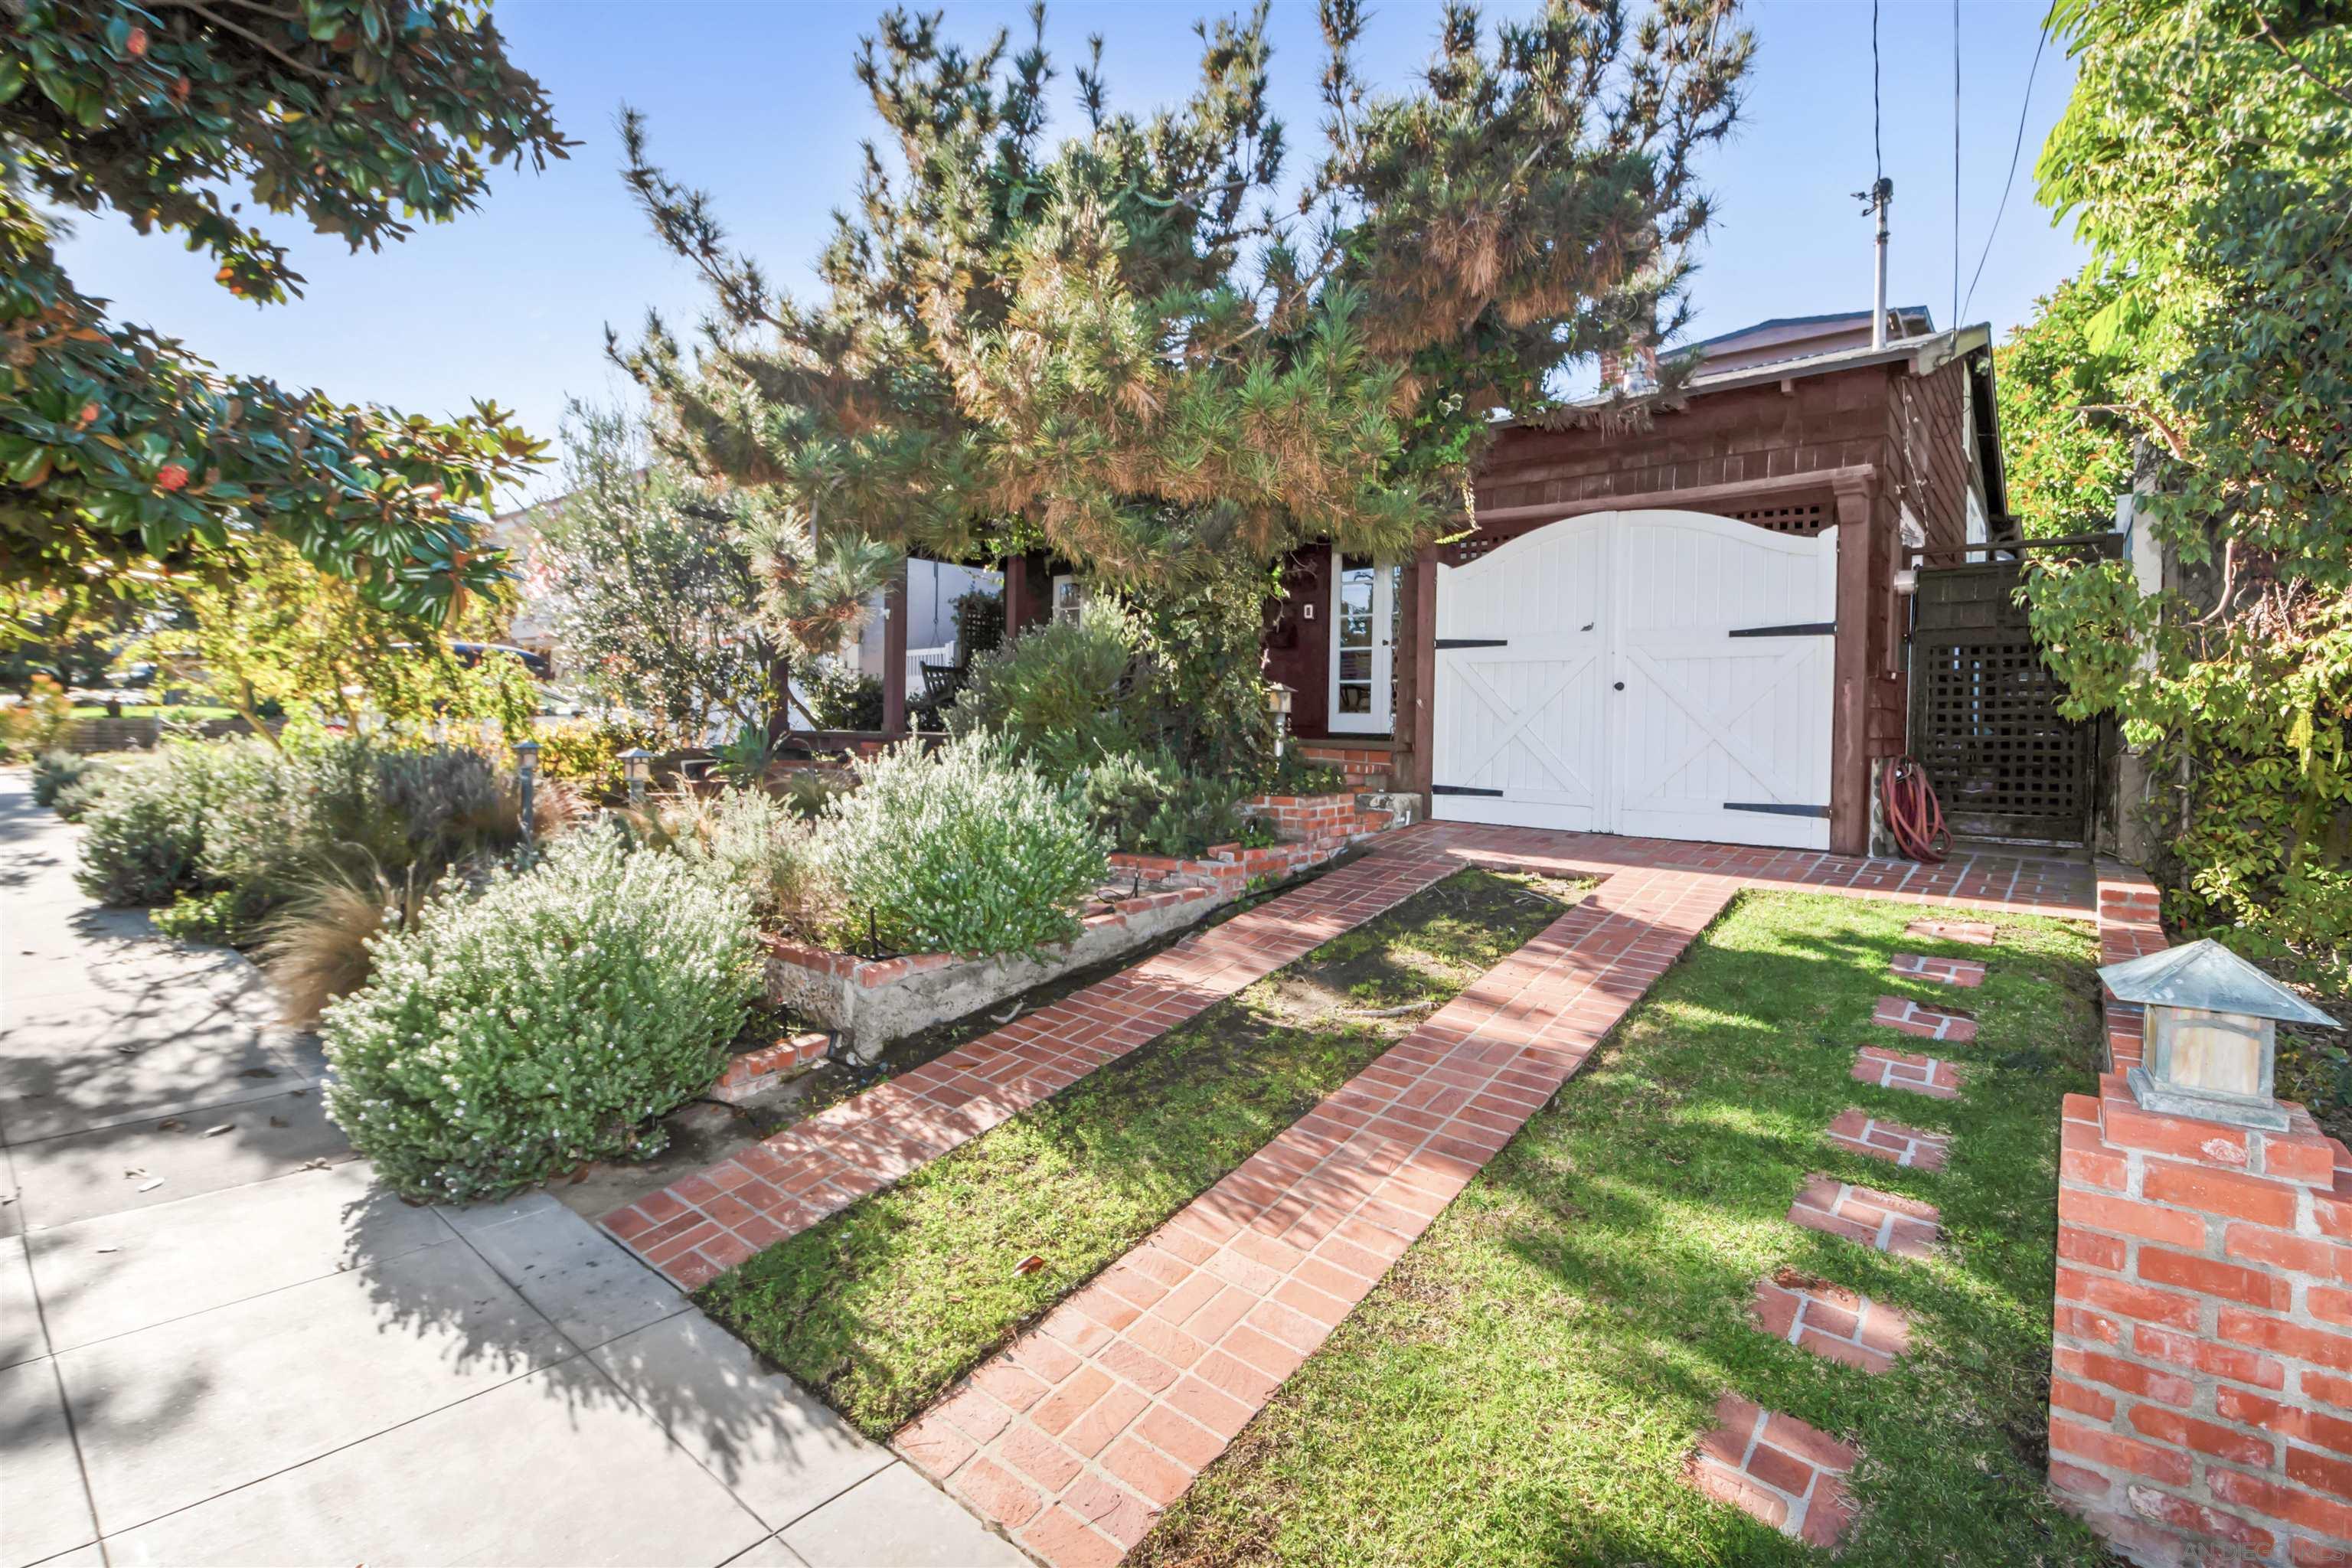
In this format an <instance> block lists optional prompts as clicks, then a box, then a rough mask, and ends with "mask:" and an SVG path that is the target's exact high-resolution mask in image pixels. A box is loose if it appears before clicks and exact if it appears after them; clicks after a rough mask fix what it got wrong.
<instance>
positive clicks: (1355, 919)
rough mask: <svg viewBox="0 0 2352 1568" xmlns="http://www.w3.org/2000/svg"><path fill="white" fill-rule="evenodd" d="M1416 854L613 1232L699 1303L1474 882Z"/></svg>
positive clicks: (1410, 846)
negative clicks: (739, 1272) (1291, 972)
mask: <svg viewBox="0 0 2352 1568" xmlns="http://www.w3.org/2000/svg"><path fill="white" fill-rule="evenodd" d="M1440 848H1441V847H1440V846H1438V845H1436V844H1433V843H1428V842H1427V841H1422V842H1420V843H1412V842H1408V843H1404V844H1401V845H1399V846H1397V847H1395V848H1392V849H1386V850H1383V852H1381V854H1378V855H1374V856H1370V857H1368V858H1364V859H1361V860H1359V861H1357V862H1355V863H1354V864H1353V865H1349V866H1344V867H1342V868H1339V870H1337V871H1333V872H1331V873H1329V874H1328V875H1327V876H1324V877H1322V878H1319V879H1317V880H1315V881H1313V882H1310V883H1308V884H1307V885H1306V886H1305V887H1303V888H1299V889H1296V890H1294V891H1292V892H1288V893H1285V894H1283V895H1282V896H1281V897H1280V898H1277V899H1275V900H1270V901H1268V902H1266V903H1265V904H1262V905H1260V906H1259V907H1257V908H1256V909H1255V910H1249V911H1247V912H1246V913H1244V914H1241V915H1237V916H1235V917H1234V919H1232V920H1230V921H1226V922H1225V923H1224V924H1223V925H1220V926H1215V927H1213V928H1212V929H1210V930H1208V931H1198V932H1195V933H1194V934H1193V935H1192V936H1188V937H1186V938H1185V939H1184V940H1183V941H1181V942H1178V943H1176V944H1175V945H1174V946H1173V947H1171V948H1169V949H1167V950H1166V951H1165V952H1160V953H1157V954H1155V955H1153V956H1152V957H1150V958H1148V959H1146V960H1144V962H1142V963H1139V964H1137V965H1136V966H1135V967H1134V968H1132V969H1129V970H1126V971H1123V972H1122V973H1118V974H1114V975H1112V976H1111V977H1110V978H1109V979H1108V980H1103V981H1098V982H1097V983H1096V984H1092V985H1089V986H1087V988H1086V989H1085V990H1083V991H1078V992H1076V993H1074V994H1071V995H1068V996H1066V997H1064V998H1063V999H1062V1000H1061V1001H1059V1002H1055V1003H1053V1004H1051V1005H1048V1006H1045V1007H1041V1008H1039V1009H1038V1010H1037V1011H1036V1012H1034V1013H1031V1014H1029V1015H1027V1016H1024V1017H1022V1018H1019V1019H1016V1020H1015V1021H1014V1022H1013V1023H1011V1024H1008V1025H1006V1026H1004V1027H1003V1028H1001V1029H998V1030H995V1031H994V1032H992V1033H991V1034H988V1035H984V1036H982V1037H980V1038H979V1039H976V1040H973V1041H971V1043H969V1044H967V1045H963V1046H959V1047H956V1048H955V1049H954V1050H952V1051H950V1052H948V1053H947V1054H945V1055H944V1056H941V1057H940V1058H936V1059H935V1060H932V1061H930V1062H928V1063H926V1064H924V1065H923V1066H921V1067H919V1068H915V1069H914V1070H913V1071H911V1072H907V1073H902V1074H900V1075H899V1076H898V1077H897V1078H894V1079H890V1080H889V1081H888V1082H887V1083H883V1084H879V1085H877V1086H876V1087H875V1088H873V1089H867V1090H866V1092H865V1093H863V1094H860V1095H858V1096H856V1097H855V1098H854V1099H851V1100H845V1101H843V1102H842V1103H841V1104H839V1105H835V1106H833V1107H831V1108H829V1109H827V1110H822V1111H819V1112H818V1113H817V1114H816V1115H814V1116H812V1117H810V1118H809V1119H808V1120H807V1121H802V1122H800V1123H798V1124H796V1125H794V1126H793V1127H790V1128H787V1129H785V1130H784V1131H782V1132H779V1133H777V1134H776V1135H775V1136H773V1137H772V1138H770V1139H768V1140H767V1141H766V1142H761V1143H755V1144H753V1145H752V1146H751V1147H750V1148H748V1149H744V1150H741V1151H740V1152H737V1153H735V1154H734V1155H731V1156H730V1157H729V1158H728V1159H725V1160H722V1161H720V1162H719V1163H718V1164H715V1165H712V1166H710V1167H709V1168H708V1169H706V1170H704V1171H702V1172H700V1173H698V1174H695V1175H692V1176H688V1177H687V1178H686V1179H685V1180H683V1181H680V1182H677V1183H676V1184H673V1185H671V1186H670V1187H668V1188H667V1189H666V1190H664V1191H662V1192H658V1193H656V1194H652V1195H651V1196H649V1197H646V1198H643V1199H640V1200H639V1201H638V1202H636V1203H635V1204H632V1205H629V1206H628V1207H626V1208H624V1209H620V1210H618V1211H616V1212H615V1213H613V1214H610V1215H606V1216H605V1217H604V1228H605V1229H607V1230H609V1231H610V1232H612V1233H613V1235H614V1237H618V1238H619V1239H620V1240H621V1241H622V1242H624V1243H625V1244H626V1245H627V1246H628V1247H630V1248H631V1249H632V1250H634V1251H635V1252H636V1253H637V1254H638V1255H639V1256H640V1257H642V1258H645V1260H646V1262H648V1263H650V1264H652V1265H653V1266H654V1267H655V1268H658V1269H660V1270H661V1271H662V1272H663V1273H664V1274H666V1275H667V1276H668V1277H669V1278H670V1279H672V1280H673V1281H675V1282H676V1283H677V1284H678V1285H681V1286H683V1287H685V1288H687V1289H694V1288H695V1287H697V1286H699V1285H701V1284H703V1283H704V1282H705V1281H707V1280H709V1279H711V1278H713V1277H714V1276H716V1275H718V1274H719V1273H720V1272H721V1271H722V1270H724V1269H727V1268H732V1267H734V1266H735V1265H736V1264H738V1263H740V1262H741V1261H743V1259H745V1258H749V1257H751V1255H752V1254H753V1253H755V1252H758V1251H760V1250H761V1248H763V1247H771V1246H773V1245H774V1244H775V1243H777V1242H779V1241H782V1239H784V1238H785V1237H789V1236H793V1235H796V1234H798V1233H799V1232H801V1231H803V1230H806V1229H807V1228H808V1227H809V1226H813V1225H814V1224H816V1223H817V1222H818V1221H819V1220H822V1219H824V1217H825V1216H826V1215H830V1214H833V1213H835V1211H837V1210H840V1209H844V1208H846V1207H848V1206H849V1205H851V1204H853V1203H855V1202H856V1201H857V1200H858V1199H859V1198H862V1197H864V1196H866V1194H868V1193H873V1192H878V1191H879V1190H881V1189H882V1188H884V1187H887V1186H888V1185H889V1184H891V1183H893V1182H896V1181H897V1180H898V1178H899V1177H901V1176H903V1175H905V1174H906V1173H908V1172H909V1171H911V1170H914V1169H915V1168H916V1167H918V1166H919V1165H922V1164H925V1163H929V1162H930V1161H932V1160H936V1159H938V1158H939V1157H940V1155H941V1154H944V1153H946V1152H948V1151H949V1150H950V1149H952V1148H954V1147H956V1146H957V1145H958V1144H960V1143H962V1142H966V1141H967V1140H969V1139H972V1138H976V1137H978V1136H979V1135H980V1134H982V1133H983V1132H985V1131H988V1130H989V1129H990V1128H992V1127H994V1126H995V1125H996V1124H997V1123H999V1122H1001V1121H1005V1120H1006V1119H1007V1118H1009V1117H1012V1116H1014V1115H1017V1114H1019V1113H1020V1112H1021V1111H1022V1110H1026V1109H1027V1108H1028V1107H1030V1106H1032V1105H1034V1104H1036V1103H1037V1102H1038V1101H1039V1100H1044V1099H1045V1097H1046V1096H1048V1095H1050V1094H1054V1093H1055V1092H1057V1091H1059V1090H1060V1089H1065V1088H1066V1087H1067V1086H1069V1085H1070V1084H1072V1083H1075V1082H1076V1081H1077V1080H1078V1079H1081V1078H1084V1077H1085V1076H1086V1075H1087V1074H1088V1073H1090V1072H1092V1071H1093V1070H1094V1069H1095V1068H1098V1067H1100V1066H1102V1065H1103V1064H1104V1063H1105V1062H1108V1061H1113V1060H1116V1059H1117V1058H1119V1057H1122V1056H1125V1055H1126V1054H1127V1053H1128V1052H1129V1051H1131V1050H1133V1049H1135V1047H1138V1046H1140V1045H1142V1044H1144V1043H1145V1042H1146V1041H1148V1040H1151V1039H1155V1038H1157V1037H1159V1036H1160V1035H1161V1034H1164V1033H1165V1032H1167V1031H1168V1030H1169V1029H1171V1028H1173V1027H1175V1026H1177V1025H1179V1024H1181V1023H1183V1022H1184V1021H1185V1020H1186V1019H1188V1018H1191V1017H1192V1016H1195V1015H1197V1014H1199V1013H1201V1012H1203V1011H1205V1010H1206V1009H1207V1008H1209V1007H1210V1006H1212V1005H1214V1004H1215V1003H1217V1002H1219V1001H1221V1000H1223V998H1225V997H1227V996H1231V995H1232V994H1234V993H1235V992H1237V991H1240V990H1242V989H1244V987H1246V986H1248V985H1250V984H1254V983H1255V982H1256V981H1258V980H1261V979H1263V978H1265V976H1266V975H1268V974H1270V973H1273V972H1274V971H1275V970H1276V969H1279V968H1281V967H1282V966H1283V965H1284V964H1286V963H1292V962H1294V961H1295V960H1297V959H1299V958H1302V957H1304V956H1305V955H1306V954H1307V953H1308V952H1312V951H1313V950H1314V949H1316V948H1318V947H1320V946H1321V945H1322V944H1323V943H1325V942H1328V941H1330V940H1331V939H1332V938H1333V937H1335V936H1339V935H1340V934H1342V933H1343V932H1345V931H1349V930H1351V929H1353V928H1354V927H1356V926H1358V925H1360V924H1362V923H1363V922H1364V921H1368V920H1370V919H1371V918H1372V917H1373V916H1375V915H1377V914H1379V913H1381V911H1382V910H1387V909H1390V908H1392V907H1393V906H1395V905H1396V904H1398V903H1400V902H1402V900H1405V899H1407V898H1409V897H1411V896H1412V894H1414V893H1416V892H1419V891H1420V890H1421V889H1423V888H1425V887H1428V886H1429V885H1430V884H1431V883H1433V882H1435V881H1438V880H1440V879H1443V878H1444V877H1446V876H1448V875H1451V874H1452V873H1453V872H1454V871H1456V870H1458V869H1460V866H1459V864H1458V863H1457V862H1456V861H1455V860H1454V859H1453V858H1450V857H1448V856H1446V855H1444V854H1443V853H1441V852H1440Z"/></svg>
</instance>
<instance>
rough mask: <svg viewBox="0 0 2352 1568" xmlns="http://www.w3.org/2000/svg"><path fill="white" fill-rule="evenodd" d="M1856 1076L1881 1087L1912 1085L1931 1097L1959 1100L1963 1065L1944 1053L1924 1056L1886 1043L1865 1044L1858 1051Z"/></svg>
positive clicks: (1854, 1067) (1860, 1080)
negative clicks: (1886, 1046) (1943, 1054)
mask: <svg viewBox="0 0 2352 1568" xmlns="http://www.w3.org/2000/svg"><path fill="white" fill-rule="evenodd" d="M1853 1080H1854V1082H1856V1083H1867V1084H1874V1085H1876V1086H1877V1087H1878V1088H1880V1089H1908V1090H1909V1091H1910V1092H1911V1093H1913V1094H1924V1095H1926V1096H1927V1098H1928V1099H1930V1100H1958V1099H1959V1097H1960V1069H1959V1068H1956V1067H1954V1066H1953V1065H1952V1064H1951V1063H1949V1062H1948V1061H1946V1060H1944V1059H1943V1058H1940V1057H1923V1056H1919V1055H1917V1054H1916V1053H1914V1052H1911V1051H1890V1050H1888V1049H1886V1048H1885V1047H1884V1046H1864V1047H1862V1049H1861V1050H1859V1051H1856V1052H1855V1053H1854V1058H1853Z"/></svg>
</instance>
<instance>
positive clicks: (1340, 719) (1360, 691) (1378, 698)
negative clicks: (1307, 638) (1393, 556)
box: [1328, 555, 1398, 735]
mask: <svg viewBox="0 0 2352 1568" xmlns="http://www.w3.org/2000/svg"><path fill="white" fill-rule="evenodd" d="M1397 570H1398V569H1397V568H1396V567H1394V566H1378V565H1375V564H1373V563H1372V559H1371V557H1370V556H1369V555H1341V556H1339V570H1338V571H1337V572H1335V573H1333V574H1332V583H1331V692H1330V701H1331V707H1330V724H1329V725H1328V728H1329V729H1331V730H1332V731H1335V732H1339V733H1343V734H1351V735H1385V734H1387V733H1389V731H1390V730H1391V728H1392V727H1393V725H1394V723H1395V717H1396V703H1395V698H1394V695H1393V688H1392V687H1391V676H1392V673H1393V671H1394V668H1395V663H1396V658H1395V655H1396V633H1397V622H1396V616H1397V610H1396V587H1397Z"/></svg>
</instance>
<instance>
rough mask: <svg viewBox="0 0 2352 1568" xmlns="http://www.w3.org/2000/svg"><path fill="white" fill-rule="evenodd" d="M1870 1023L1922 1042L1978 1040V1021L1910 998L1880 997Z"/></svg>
mask: <svg viewBox="0 0 2352 1568" xmlns="http://www.w3.org/2000/svg"><path fill="white" fill-rule="evenodd" d="M1870 1021H1871V1022H1872V1023H1874V1024H1876V1025H1878V1026H1880V1027H1881V1028H1886V1029H1895V1030H1899V1031H1901V1032H1902V1033H1904V1034H1906V1035H1916V1036H1918V1037H1920V1038H1921V1039H1923V1040H1949V1041H1950V1042H1951V1043H1952V1044H1954V1045H1965V1044H1967V1043H1968V1042H1969V1041H1970V1040H1973V1039H1975V1038H1976V1037H1977V1021H1976V1020H1975V1019H1974V1018H1971V1017H1969V1016H1968V1015H1967V1014H1966V1013H1963V1012H1961V1011H1960V1010H1959V1009H1958V1008H1957V1007H1930V1006H1928V1005H1927V1004H1926V1003H1924V1002H1914V1001H1912V1000H1911V999H1910V998H1909V997H1907V996H1881V997H1880V998H1879V999H1878V1006H1877V1007H1876V1008H1875V1009H1874V1011H1873V1012H1872V1013H1871V1015H1870Z"/></svg>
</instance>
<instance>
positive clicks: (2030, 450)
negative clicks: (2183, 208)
mask: <svg viewBox="0 0 2352 1568" xmlns="http://www.w3.org/2000/svg"><path fill="white" fill-rule="evenodd" d="M2114 298H2115V289H2114V288H2113V287H2112V286H2111V285H2108V284H2105V283H2104V282H2102V281H2101V280H2100V279H2096V278H2070V279H2067V280H2066V281H2064V282H2063V283H2061V284H2059V285H2058V287H2057V288H2056V289H2053V290H2052V291H2051V293H2050V294H2049V295H2048V296H2046V297H2045V298H2042V299H2040V300H2035V301H2034V313H2033V320H2032V321H2028V322H2026V323H2025V324H2024V325H2022V326H2020V327H2019V328H2017V330H2016V331H2012V332H2011V333H2010V335H2009V341H2008V342H2004V343H2002V344H2001V345H2000V347H1999V348H1997V349H1995V350H1994V351H1993V369H1994V386H1995V388H1996V397H1997V399H1998V401H1999V403H2000V435H2001V465H2002V468H2003V471H2004V476H2005V478H2006V479H2007V480H2008V489H2009V509H2010V511H2011V513H2012V514H2013V515H2014V516H2015V517H2016V518H2017V520H2018V521H2019V523H2020V525H2021V527H2022V528H2023V530H2024V532H2025V535H2026V537H2028V538H2030V539H2061V538H2064V537H2065V536H2067V535H2069V534H2076V533H2097V532H2102V531H2105V530H2107V529H2110V528H2112V527H2114V526H2115V515H2116V497H2117V496H2119V495H2121V494H2123V493H2124V492H2125V491H2126V490H2128V489H2131V488H2132V444H2133V440H2134V425H2135V416H2134V414H2133V413H2132V410H2131V408H2130V407H2128V406H2126V405H2123V404H2122V403H2121V402H2120V400H2121V399H2122V398H2123V397H2124V396H2125V395H2126V394H2124V393H2123V392H2122V391H2120V390H2119V389H2118V388H2119V384H2120V383H2123V382H2125V381H2127V380H2128V379H2130V377H2131V375H2132V372H2133V366H2132V363H2131V362H2130V360H2129V357H2128V356H2127V355H2126V354H2125V353H2121V352H2119V351H2118V350H2116V349H2115V348H2114V347H2110V348H2108V349H2107V350H2106V351H2105V352H2104V353H2102V352H2100V351H2098V350H2095V349H2094V348H2093V347H2092V346H2091V342H2090V334H2089V331H2088V328H2089V325H2090V322H2091V321H2093V320H2094V319H2095V318H2096V317H2097V316H2098V314H2099V312H2100V311H2102V310H2105V308H2106V307H2107V305H2108V304H2109V303H2110V302H2111V301H2112V300H2114Z"/></svg>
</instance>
